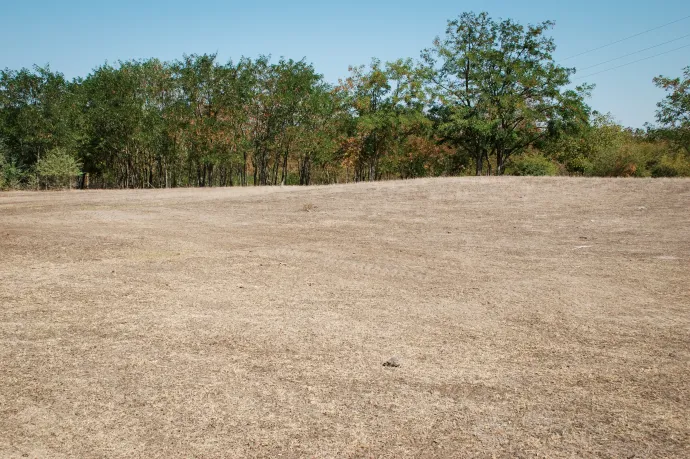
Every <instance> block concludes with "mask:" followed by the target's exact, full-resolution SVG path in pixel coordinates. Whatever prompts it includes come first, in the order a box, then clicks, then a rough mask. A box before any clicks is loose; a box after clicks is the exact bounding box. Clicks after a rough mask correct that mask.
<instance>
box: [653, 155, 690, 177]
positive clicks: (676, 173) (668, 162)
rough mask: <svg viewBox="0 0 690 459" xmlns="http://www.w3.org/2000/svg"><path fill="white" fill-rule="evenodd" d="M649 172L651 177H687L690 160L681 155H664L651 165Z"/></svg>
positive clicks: (689, 169) (689, 171)
mask: <svg viewBox="0 0 690 459" xmlns="http://www.w3.org/2000/svg"><path fill="white" fill-rule="evenodd" d="M651 173H652V177H688V176H690V160H688V158H686V157H685V156H682V155H675V156H669V155H664V156H662V157H661V158H660V159H659V161H658V162H656V164H654V165H652V166H651Z"/></svg>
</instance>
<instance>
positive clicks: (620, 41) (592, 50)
mask: <svg viewBox="0 0 690 459" xmlns="http://www.w3.org/2000/svg"><path fill="white" fill-rule="evenodd" d="M688 18H690V16H685V17H683V18H680V19H676V20H675V21H671V22H669V23H667V24H664V25H660V26H658V27H654V28H652V29H648V30H645V31H643V32H639V33H636V34H635V35H630V36H629V37H625V38H621V39H620V40H616V41H614V42H611V43H609V44H606V45H603V46H599V47H598V48H592V49H588V50H587V51H583V52H581V53H579V54H575V55H573V56H570V57H566V58H565V59H561V60H560V61H559V62H564V61H567V60H570V59H574V58H576V57H579V56H582V55H583V54H588V53H592V52H594V51H599V50H600V49H604V48H608V47H609V46H613V45H616V44H618V43H622V42H624V41H626V40H630V39H631V38H635V37H639V36H640V35H644V34H646V33H649V32H653V31H655V30H659V29H663V28H664V27H667V26H670V25H671V24H676V23H678V22H680V21H684V20H686V19H688Z"/></svg>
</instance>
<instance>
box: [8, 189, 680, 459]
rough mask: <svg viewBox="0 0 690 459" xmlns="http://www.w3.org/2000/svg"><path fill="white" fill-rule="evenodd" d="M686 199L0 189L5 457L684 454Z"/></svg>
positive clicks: (597, 194)
mask: <svg viewBox="0 0 690 459" xmlns="http://www.w3.org/2000/svg"><path fill="white" fill-rule="evenodd" d="M689 202H690V181H688V180H684V179H654V180H652V179H608V180H606V179H564V178H556V177H544V178H515V177H513V178H511V177H501V178H496V177H493V178H492V177H484V178H476V179H473V178H472V179H468V178H453V179H422V180H415V181H408V182H377V183H360V184H356V185H336V186H332V187H307V188H298V187H282V188H279V187H275V188H235V189H220V188H216V189H175V190H138V191H135V190H122V191H86V192H78V191H65V192H42V193H21V192H17V193H4V194H0V260H2V263H1V264H0V388H2V390H0V456H2V457H24V456H27V457H104V456H109V457H243V456H244V457H472V456H482V457H492V456H493V457H549V458H553V457H622V458H631V457H679V458H680V457H686V456H687V452H688V450H689V448H690V425H689V422H688V416H687V413H688V412H690V402H689V400H690V379H689V373H688V368H689V367H690V335H689V331H690V315H689V314H688V307H689V305H690V291H689V290H688V279H690V263H689V262H690V232H689V231H688V228H689V226H690V207H689V206H688V203H689ZM304 203H308V204H309V203H313V205H318V208H319V212H299V211H297V212H296V211H295V209H300V208H305V210H306V207H307V205H308V204H306V205H305V204H304ZM391 356H396V360H395V363H399V366H397V367H396V366H394V365H390V364H389V365H385V366H384V365H382V363H383V362H387V361H390V360H389V359H391ZM398 359H399V361H398Z"/></svg>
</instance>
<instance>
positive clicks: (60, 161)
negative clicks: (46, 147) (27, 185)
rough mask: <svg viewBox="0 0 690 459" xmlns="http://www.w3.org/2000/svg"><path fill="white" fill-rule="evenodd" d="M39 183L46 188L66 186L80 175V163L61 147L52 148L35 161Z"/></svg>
mask: <svg viewBox="0 0 690 459" xmlns="http://www.w3.org/2000/svg"><path fill="white" fill-rule="evenodd" d="M36 175H37V176H38V180H39V184H40V185H42V186H44V187H46V188H67V187H71V186H72V182H73V181H74V179H75V178H76V177H78V176H79V175H81V164H80V163H79V162H78V161H77V160H76V159H75V158H74V157H73V156H72V155H70V154H69V152H67V150H65V149H63V148H54V149H52V150H50V151H49V152H48V154H47V155H46V156H44V157H43V158H41V159H39V160H38V162H37V163H36Z"/></svg>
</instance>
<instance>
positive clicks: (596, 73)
mask: <svg viewBox="0 0 690 459" xmlns="http://www.w3.org/2000/svg"><path fill="white" fill-rule="evenodd" d="M687 47H690V44H687V45H684V46H681V47H679V48H676V49H672V50H670V51H666V52H664V53H659V54H655V55H653V56H649V57H645V58H642V59H638V60H636V61H632V62H628V63H627V64H623V65H619V66H617V67H611V68H610V69H606V70H602V71H601V72H595V73H590V74H589V75H585V76H581V77H578V78H573V80H574V81H575V80H582V79H583V78H588V77H591V76H594V75H599V74H600V73H605V72H610V71H611V70H616V69H619V68H622V67H627V66H628V65H633V64H637V63H638V62H642V61H646V60H649V59H653V58H655V57H659V56H663V55H664V54H669V53H672V52H674V51H678V50H680V49H683V48H687Z"/></svg>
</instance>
